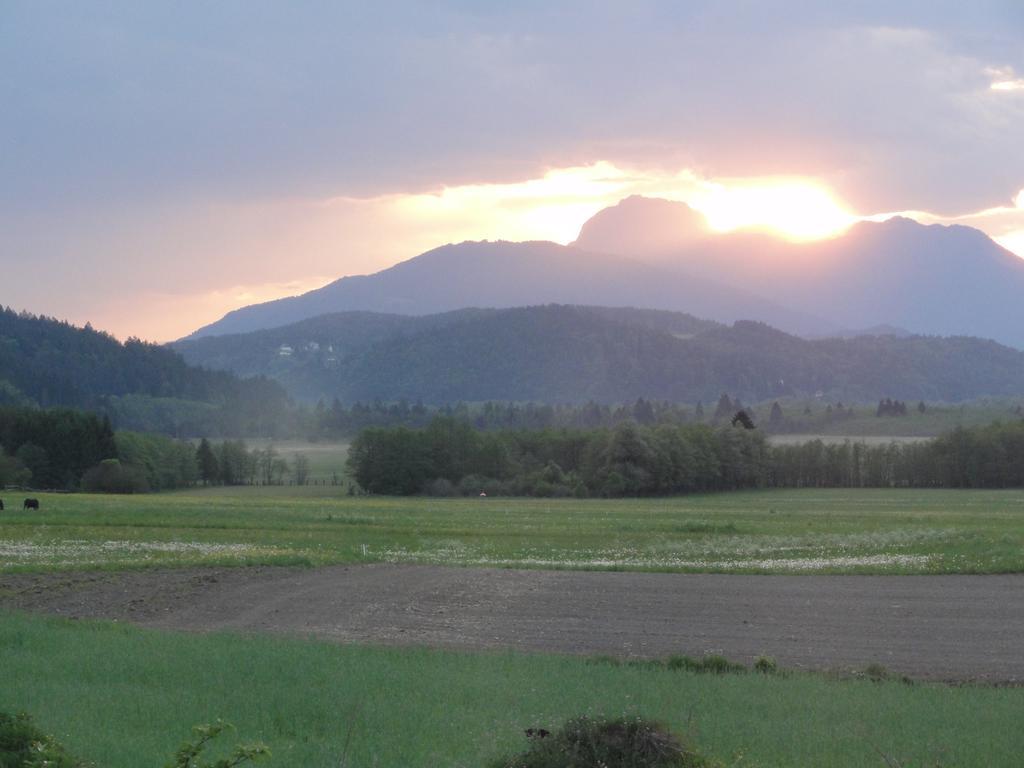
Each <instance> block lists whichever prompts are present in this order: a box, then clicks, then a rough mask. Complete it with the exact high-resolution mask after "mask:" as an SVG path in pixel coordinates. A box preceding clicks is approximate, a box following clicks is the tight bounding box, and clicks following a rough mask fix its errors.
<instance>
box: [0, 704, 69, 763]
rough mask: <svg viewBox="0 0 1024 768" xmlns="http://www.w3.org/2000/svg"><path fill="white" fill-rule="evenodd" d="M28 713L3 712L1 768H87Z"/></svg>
mask: <svg viewBox="0 0 1024 768" xmlns="http://www.w3.org/2000/svg"><path fill="white" fill-rule="evenodd" d="M86 765H87V764H86V763H83V762H80V761H78V760H75V759H74V758H73V757H71V756H70V755H69V754H68V753H67V752H66V751H64V748H63V747H62V746H61V745H60V744H58V743H57V742H56V741H54V740H53V738H52V737H51V736H47V735H46V734H45V733H43V732H42V731H40V730H39V728H37V727H36V726H35V724H34V723H33V722H32V719H31V718H30V717H29V716H28V715H25V714H20V715H8V714H6V713H4V712H0V768H44V766H45V768H85V766H86Z"/></svg>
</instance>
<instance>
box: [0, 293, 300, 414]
mask: <svg viewBox="0 0 1024 768" xmlns="http://www.w3.org/2000/svg"><path fill="white" fill-rule="evenodd" d="M4 393H6V396H0V403H3V402H4V401H8V402H15V403H18V402H19V398H20V399H21V400H23V401H24V402H26V403H32V404H35V405H39V406H43V407H50V406H67V407H76V408H97V407H98V406H100V405H102V404H103V403H104V402H105V400H106V399H107V398H109V397H111V396H115V397H119V396H145V397H149V398H160V399H175V400H182V401H192V402H197V403H207V404H215V405H218V406H221V405H224V404H225V403H233V404H236V405H237V404H240V403H263V404H265V406H266V407H270V406H271V405H272V404H273V405H274V406H275V407H276V406H279V405H281V404H283V402H284V400H285V393H284V391H283V390H282V389H281V387H280V386H278V385H277V384H276V383H274V382H272V381H266V380H240V379H238V378H237V377H236V376H235V375H234V374H232V373H229V372H226V371H210V370H204V369H202V368H196V367H192V366H190V365H188V364H187V363H186V362H185V361H184V359H182V357H181V355H179V354H177V353H176V352H174V351H172V350H170V349H167V348H166V347H163V346H158V345H155V344H147V343H145V342H141V341H138V340H134V339H129V340H128V341H127V342H125V343H123V344H122V343H121V342H119V341H118V340H117V339H115V338H114V337H113V336H109V335H108V334H105V333H102V332H100V331H95V330H93V329H92V328H89V327H86V328H77V327H75V326H73V325H70V324H69V323H66V322H62V321H58V320H54V319H51V318H47V317H36V316H34V315H29V314H26V313H20V314H19V313H15V312H13V311H12V310H10V309H7V310H3V309H0V395H3V394H4ZM12 395H14V396H12Z"/></svg>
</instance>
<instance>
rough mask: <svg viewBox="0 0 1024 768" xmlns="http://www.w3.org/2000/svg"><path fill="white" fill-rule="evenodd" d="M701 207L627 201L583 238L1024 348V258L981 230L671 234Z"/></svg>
mask: <svg viewBox="0 0 1024 768" xmlns="http://www.w3.org/2000/svg"><path fill="white" fill-rule="evenodd" d="M627 202H628V203H630V204H629V205H626V203H627ZM673 212H674V214H673ZM696 215H698V214H696V212H694V211H693V210H692V209H691V208H690V207H689V206H687V205H685V204H684V203H676V202H669V201H665V200H652V199H647V198H630V199H629V200H627V201H623V203H620V204H619V205H617V206H613V207H611V208H607V209H605V210H604V211H602V212H600V213H599V214H597V216H595V217H594V219H592V220H591V222H594V221H596V220H597V219H598V217H601V227H600V228H596V227H593V226H591V222H588V223H587V224H586V225H584V227H583V229H582V230H581V232H580V237H579V239H577V241H576V242H575V243H574V246H576V247H581V248H584V249H586V250H588V251H596V252H601V253H609V254H625V255H629V256H630V257H631V258H635V259H638V260H642V261H644V262H645V263H650V264H652V265H655V266H660V267H662V268H670V267H671V268H677V269H680V270H684V271H686V272H688V273H690V274H693V275H695V276H698V277H701V278H704V279H708V280H714V281H717V282H719V283H721V284H724V285H728V286H731V287H741V286H742V287H743V288H745V289H746V290H748V291H750V292H751V293H755V294H757V295H759V296H762V297H764V298H767V299H770V300H772V301H774V302H775V303H777V304H780V305H782V306H785V307H787V308H789V309H791V310H795V311H800V312H803V313H806V314H810V315H814V316H821V317H824V318H826V319H827V320H828V321H830V322H831V323H832V324H833V325H835V326H838V327H840V328H842V329H850V328H865V327H871V326H882V327H884V326H889V327H894V328H898V329H907V330H908V331H909V332H911V333H923V334H937V335H943V336H948V335H971V336H979V337H982V338H991V339H995V340H997V341H1000V342H1002V343H1004V344H1010V345H1012V346H1015V347H1017V348H1018V349H1022V348H1024V259H1021V258H1019V257H1017V256H1015V255H1014V254H1012V253H1011V252H1010V251H1008V250H1006V249H1005V248H1003V247H1001V246H1000V245H998V244H997V243H995V242H994V241H993V240H991V239H990V238H989V237H988V236H987V235H985V234H984V233H983V232H981V231H979V230H977V229H973V228H971V227H964V226H959V225H954V226H944V225H939V224H933V225H927V226H926V225H923V224H919V223H918V222H916V221H913V220H912V219H907V218H902V217H894V218H891V219H888V220H886V221H882V222H870V221H864V222H860V223H857V224H855V225H853V226H852V227H851V228H850V229H849V230H847V232H846V233H845V234H843V235H841V236H839V237H836V238H833V239H829V240H821V241H814V242H806V243H790V242H786V241H783V240H779V239H777V238H774V237H770V236H767V235H763V234H756V233H749V232H739V233H733V234H727V235H712V236H706V237H695V236H694V234H693V228H692V226H690V225H687V226H686V227H683V230H682V231H681V232H678V233H674V230H673V229H672V228H671V227H670V225H669V224H667V223H666V222H670V221H672V220H673V219H678V220H679V221H684V222H689V221H692V219H693V218H694V216H696ZM808 335H813V336H822V335H825V334H820V333H813V332H812V333H811V334H808Z"/></svg>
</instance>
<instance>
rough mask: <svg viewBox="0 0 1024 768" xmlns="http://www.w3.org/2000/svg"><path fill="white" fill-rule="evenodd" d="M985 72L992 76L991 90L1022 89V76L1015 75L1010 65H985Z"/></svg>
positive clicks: (1023, 85) (1023, 84) (1023, 89)
mask: <svg viewBox="0 0 1024 768" xmlns="http://www.w3.org/2000/svg"><path fill="white" fill-rule="evenodd" d="M985 73H986V74H987V75H989V76H990V77H991V78H992V82H991V84H990V85H989V88H991V89H992V90H993V91H1024V77H1017V75H1016V73H1014V71H1013V68H1012V67H1003V68H998V67H986V68H985Z"/></svg>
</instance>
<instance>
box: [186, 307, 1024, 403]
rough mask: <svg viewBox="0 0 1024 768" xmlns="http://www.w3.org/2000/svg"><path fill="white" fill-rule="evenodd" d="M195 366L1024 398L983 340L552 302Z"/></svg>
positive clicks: (353, 332)
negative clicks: (822, 331)
mask: <svg viewBox="0 0 1024 768" xmlns="http://www.w3.org/2000/svg"><path fill="white" fill-rule="evenodd" d="M178 348H179V349H180V350H181V351H182V352H183V354H184V355H185V357H186V359H187V360H190V361H191V362H196V363H202V364H217V365H222V366H224V367H227V368H230V369H232V370H235V371H237V372H244V373H257V372H259V373H265V374H267V375H269V376H272V377H274V378H276V379H278V380H279V381H281V382H282V383H284V384H285V385H286V386H287V387H288V388H289V391H290V392H291V393H292V394H293V395H295V396H297V397H301V398H303V399H306V400H311V401H315V400H317V399H324V400H326V401H329V400H330V399H331V398H334V397H337V398H339V399H340V400H341V401H342V402H348V403H352V402H355V401H364V402H365V401H372V400H374V399H381V400H385V401H387V400H399V399H403V398H404V399H408V400H410V401H415V400H417V399H421V400H423V401H424V402H426V403H451V402H455V401H459V400H462V401H483V400H515V401H526V400H531V401H538V402H550V403H562V402H566V403H570V402H574V403H579V402H585V401H589V400H594V401H597V402H605V403H614V402H631V401H633V400H635V399H636V398H638V397H643V398H648V399H665V400H671V401H677V402H690V403H694V402H697V401H699V400H702V401H704V402H705V403H706V402H709V401H713V400H715V399H717V397H718V395H719V394H720V393H722V392H729V393H730V394H732V395H734V396H739V397H741V398H742V399H743V400H744V401H746V402H751V401H759V400H764V399H768V398H777V397H782V396H786V395H801V394H815V393H817V392H821V393H823V394H825V395H827V396H828V397H830V398H833V399H838V400H843V401H846V402H850V401H877V400H878V399H879V398H881V397H896V398H899V399H906V400H928V401H959V400H967V399H973V398H976V397H981V396H985V395H1020V394H1022V393H1024V353H1022V352H1019V351H1016V350H1013V349H1010V348H1008V347H1004V346H1001V345H999V344H996V343H995V342H991V341H985V340H981V339H975V338H966V337H952V338H938V337H922V336H911V337H907V338H897V337H894V336H862V337H857V338H852V339H824V340H816V341H808V340H804V339H801V338H798V337H796V336H791V335H789V334H786V333H783V332H781V331H778V330H775V329H773V328H771V327H769V326H767V325H764V324H761V323H753V322H739V323H736V324H734V325H733V326H729V327H727V326H722V325H719V324H716V323H710V322H706V321H701V320H697V319H696V318H693V317H690V316H689V315H684V314H681V313H670V312H654V311H649V310H622V309H607V308H595V307H573V306H563V305H547V306H540V307H525V308H517V309H505V310H464V311H460V312H452V313H447V314H444V315H433V316H427V317H421V318H415V317H402V318H398V317H396V316H386V315H383V316H382V315H373V314H371V313H342V314H339V315H332V316H324V317H321V318H316V319H314V320H310V321H306V322H305V323H299V324H295V325H292V326H287V327H285V328H280V329H275V330H273V331H263V332H256V333H252V334H241V335H236V336H231V337H226V338H223V339H219V340H218V339H204V340H196V341H190V342H184V343H179V345H178Z"/></svg>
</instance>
